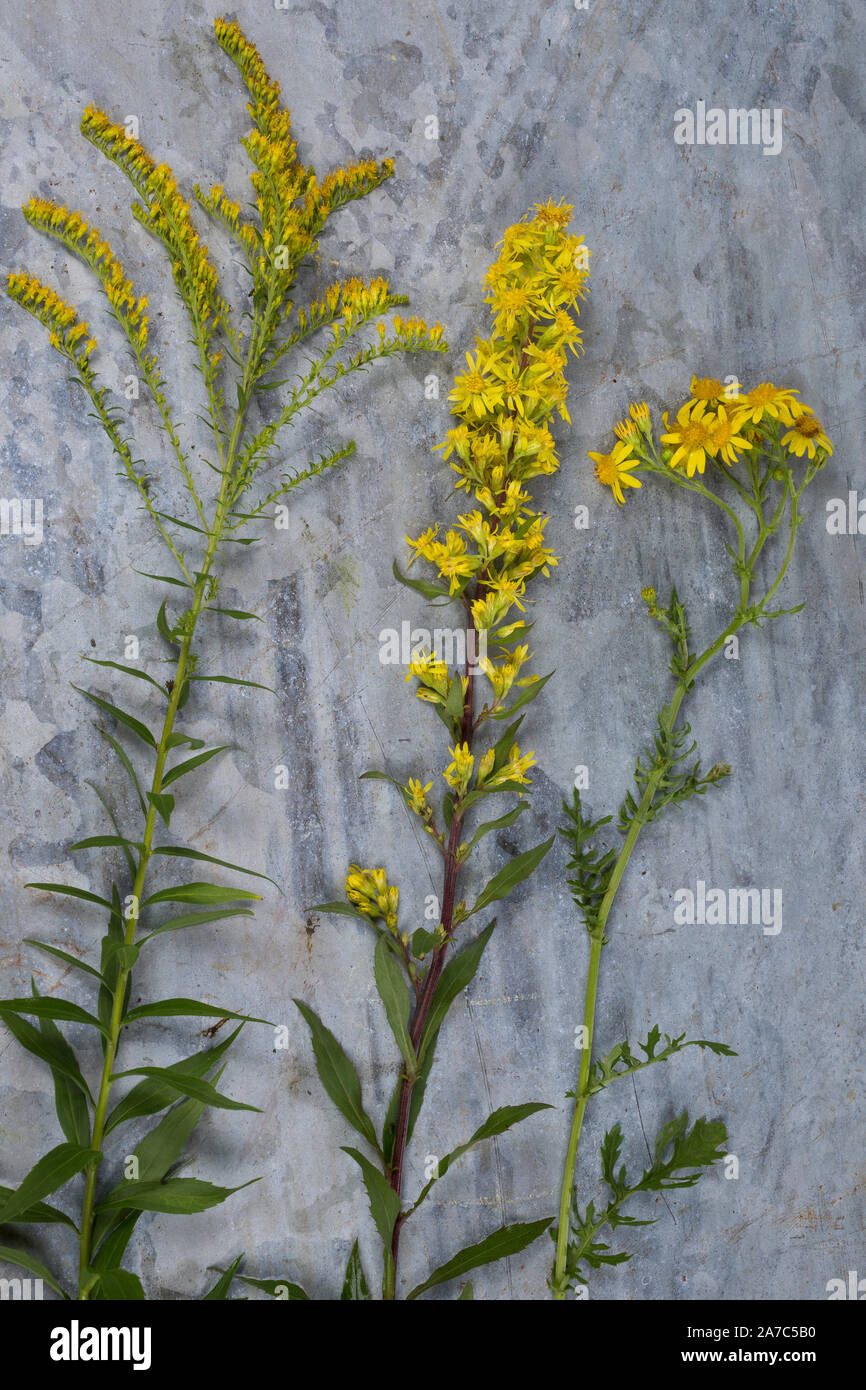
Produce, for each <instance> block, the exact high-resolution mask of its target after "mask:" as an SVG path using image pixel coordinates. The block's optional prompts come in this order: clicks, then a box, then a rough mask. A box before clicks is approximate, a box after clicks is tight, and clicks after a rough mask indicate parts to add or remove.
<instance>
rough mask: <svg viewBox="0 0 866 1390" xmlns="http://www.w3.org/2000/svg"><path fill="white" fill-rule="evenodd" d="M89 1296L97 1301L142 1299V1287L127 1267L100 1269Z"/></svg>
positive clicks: (137, 1278) (113, 1301) (135, 1275)
mask: <svg viewBox="0 0 866 1390" xmlns="http://www.w3.org/2000/svg"><path fill="white" fill-rule="evenodd" d="M90 1297H91V1298H92V1299H95V1300H96V1301H97V1302H105V1301H108V1302H111V1303H115V1302H121V1301H125V1300H129V1299H136V1300H138V1299H143V1298H144V1297H145V1293H144V1289H143V1288H142V1286H141V1280H140V1279H139V1277H138V1275H137V1274H132V1273H130V1271H129V1270H128V1269H117V1268H115V1269H101V1270H100V1271H99V1280H98V1282H97V1284H96V1287H95V1288H94V1290H93V1291H92V1292H91V1294H90Z"/></svg>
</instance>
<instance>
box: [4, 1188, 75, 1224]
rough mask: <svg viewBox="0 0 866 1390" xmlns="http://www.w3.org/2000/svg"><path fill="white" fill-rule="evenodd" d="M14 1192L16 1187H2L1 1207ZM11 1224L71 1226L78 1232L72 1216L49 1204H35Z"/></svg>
mask: <svg viewBox="0 0 866 1390" xmlns="http://www.w3.org/2000/svg"><path fill="white" fill-rule="evenodd" d="M14 1192H15V1189H14V1187H3V1186H2V1185H0V1205H2V1203H3V1202H5V1201H6V1200H7V1198H9V1197H11V1196H12V1195H13V1193H14ZM9 1224H10V1225H15V1226H41V1225H46V1226H69V1227H70V1228H71V1229H72V1230H73V1231H77V1230H78V1227H77V1226H76V1224H75V1222H74V1221H73V1220H72V1217H71V1216H67V1215H66V1212H65V1211H60V1210H59V1209H58V1208H57V1207H50V1206H49V1205H48V1204H47V1202H34V1203H33V1206H32V1207H28V1208H27V1210H26V1211H22V1212H19V1214H18V1215H17V1216H16V1217H15V1220H14V1222H10V1223H9Z"/></svg>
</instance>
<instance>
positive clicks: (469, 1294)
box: [457, 1283, 475, 1303]
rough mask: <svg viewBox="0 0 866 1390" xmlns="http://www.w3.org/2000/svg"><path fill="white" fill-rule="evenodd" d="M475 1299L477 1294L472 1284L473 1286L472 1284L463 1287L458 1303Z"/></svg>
mask: <svg viewBox="0 0 866 1390" xmlns="http://www.w3.org/2000/svg"><path fill="white" fill-rule="evenodd" d="M474 1297H475V1294H474V1292H473V1289H472V1284H471V1283H468V1284H464V1285H463V1288H462V1289H461V1291H460V1297H459V1298H458V1300H457V1302H458V1303H460V1302H461V1301H462V1300H463V1299H466V1298H474Z"/></svg>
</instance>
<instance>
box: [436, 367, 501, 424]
mask: <svg viewBox="0 0 866 1390" xmlns="http://www.w3.org/2000/svg"><path fill="white" fill-rule="evenodd" d="M466 362H467V365H468V367H469V371H468V372H464V373H463V374H462V375H461V376H458V377H456V378H455V381H454V390H453V391H452V392H451V393H450V395H449V397H448V399H449V401H453V403H454V413H455V415H469V416H474V417H475V418H476V419H479V420H480V419H483V418H484V416H485V415H492V414H493V412H494V411H495V410H496V409H497V407H498V406H500V405H501V404H502V401H503V395H504V392H503V389H502V384H501V382H498V381H496V380H495V379H494V378H493V377H490V376H488V375H487V374H486V373H485V372H484V371H483V370H482V369H481V366H480V365H479V362H480V354H476V360H475V361H473V359H472V357H471V355H470V354H469V353H468V352H467V354H466Z"/></svg>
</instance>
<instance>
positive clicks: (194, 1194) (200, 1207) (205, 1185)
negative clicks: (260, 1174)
mask: <svg viewBox="0 0 866 1390" xmlns="http://www.w3.org/2000/svg"><path fill="white" fill-rule="evenodd" d="M258 1181H259V1179H258V1178H252V1179H251V1182H258ZM249 1186H250V1183H248V1182H242V1183H240V1184H239V1185H238V1186H237V1187H217V1186H216V1185H215V1184H214V1183H212V1182H203V1181H202V1179H201V1178H166V1180H165V1181H164V1182H143V1181H135V1180H133V1179H124V1180H123V1182H121V1183H120V1184H119V1185H118V1186H117V1187H115V1188H114V1190H113V1191H112V1192H109V1194H108V1196H107V1197H105V1198H103V1200H102V1201H101V1202H100V1203H99V1206H98V1207H97V1209H96V1210H97V1211H98V1212H106V1211H114V1210H119V1209H123V1208H126V1207H131V1208H132V1209H133V1210H134V1211H163V1212H167V1213H169V1214H171V1215H185V1216H188V1215H191V1214H192V1213H194V1212H199V1211H207V1210H208V1209H209V1208H210V1207H217V1206H219V1205H220V1203H221V1202H224V1201H225V1200H226V1199H227V1198H228V1197H231V1196H232V1195H233V1194H234V1193H235V1192H240V1191H242V1189H243V1188H245V1187H249Z"/></svg>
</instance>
